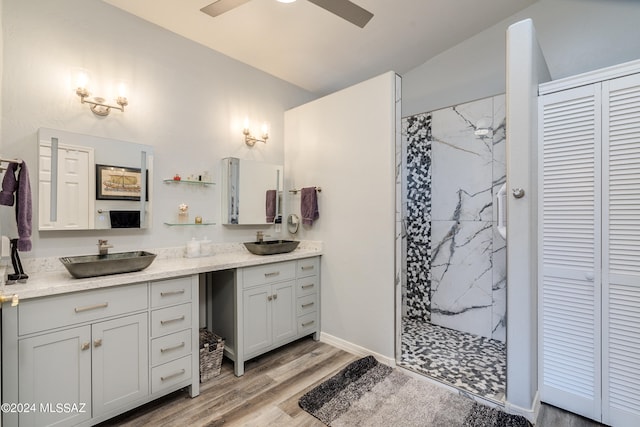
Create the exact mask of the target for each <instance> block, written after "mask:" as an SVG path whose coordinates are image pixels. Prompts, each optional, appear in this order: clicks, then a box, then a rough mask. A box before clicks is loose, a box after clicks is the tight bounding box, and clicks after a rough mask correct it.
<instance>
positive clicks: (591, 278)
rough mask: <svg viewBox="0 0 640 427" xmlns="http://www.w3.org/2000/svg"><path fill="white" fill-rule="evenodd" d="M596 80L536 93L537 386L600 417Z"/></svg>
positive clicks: (554, 399) (556, 401)
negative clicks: (537, 225) (538, 302)
mask: <svg viewBox="0 0 640 427" xmlns="http://www.w3.org/2000/svg"><path fill="white" fill-rule="evenodd" d="M600 86H601V85H600V84H599V83H598V84H593V85H589V86H584V87H580V88H577V89H572V90H566V91H563V92H558V93H554V94H550V95H545V96H543V97H541V98H540V104H539V115H540V119H539V123H540V126H541V127H540V132H539V135H540V138H541V145H540V150H541V153H540V162H541V165H540V166H541V169H542V171H543V173H541V174H540V176H541V178H540V187H541V189H542V191H541V192H540V200H539V210H540V211H539V215H540V219H541V221H540V224H541V227H540V233H541V246H540V260H541V270H540V286H539V301H540V302H541V304H540V308H539V309H540V316H539V363H540V374H539V375H540V378H539V388H540V395H541V399H542V400H543V401H544V402H547V403H551V404H553V405H556V406H559V407H562V408H565V409H568V410H570V411H572V412H575V413H578V414H581V415H584V416H586V417H589V418H593V419H600V416H601V413H600V406H601V395H600V388H601V358H600V347H601V340H600V336H601V330H600V308H601V294H600V286H601V283H600V277H601V270H600V261H599V260H600V256H601V254H600V245H601V241H600V239H601V236H600V232H599V224H600V220H601V215H600V212H601V211H600V205H601V198H600V194H601V190H600V180H601V174H600V170H601V153H600V146H601V126H600V123H601V110H600V104H601V99H600V93H601V89H600Z"/></svg>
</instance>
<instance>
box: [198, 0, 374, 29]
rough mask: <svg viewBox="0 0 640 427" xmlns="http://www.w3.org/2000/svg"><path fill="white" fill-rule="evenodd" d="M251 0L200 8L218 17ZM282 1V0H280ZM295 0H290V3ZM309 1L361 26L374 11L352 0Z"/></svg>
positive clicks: (220, 1)
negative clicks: (351, 0)
mask: <svg viewBox="0 0 640 427" xmlns="http://www.w3.org/2000/svg"><path fill="white" fill-rule="evenodd" d="M248 1H249V0H217V1H215V2H213V3H211V4H210V5H209V6H205V7H203V8H202V9H200V10H201V11H202V12H204V13H206V14H207V15H211V16H213V17H216V16H218V15H221V14H223V13H225V12H227V11H229V10H231V9H234V8H236V7H238V6H240V5H243V4H244V3H246V2H248ZM278 1H282V0H278ZM291 1H295V0H290V1H289V2H288V3H290V2H291ZM308 1H309V2H311V3H313V4H315V5H316V6H320V7H321V8H323V9H325V10H328V11H329V12H331V13H333V14H334V15H338V16H339V17H341V18H343V19H346V20H347V21H349V22H351V23H352V24H354V25H357V26H358V27H360V28H364V26H365V25H367V23H368V22H369V20H371V18H373V13H371V12H369V11H368V10H366V9H363V8H361V7H360V6H358V5H357V4H355V3H352V2H350V1H349V0H308Z"/></svg>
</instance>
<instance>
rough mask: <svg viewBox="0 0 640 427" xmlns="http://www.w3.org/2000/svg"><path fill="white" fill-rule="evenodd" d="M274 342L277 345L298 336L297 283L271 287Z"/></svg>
mask: <svg viewBox="0 0 640 427" xmlns="http://www.w3.org/2000/svg"><path fill="white" fill-rule="evenodd" d="M271 298H272V299H271V304H272V307H271V309H272V318H273V342H274V344H277V343H279V342H281V341H285V340H287V339H289V338H292V337H293V336H295V335H296V332H297V327H296V305H295V303H296V301H295V281H293V280H292V281H289V282H284V283H278V284H276V285H273V286H272V287H271Z"/></svg>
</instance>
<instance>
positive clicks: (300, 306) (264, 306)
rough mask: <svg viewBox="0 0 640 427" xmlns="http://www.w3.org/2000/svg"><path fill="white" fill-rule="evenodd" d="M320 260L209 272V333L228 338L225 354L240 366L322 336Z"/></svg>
mask: <svg viewBox="0 0 640 427" xmlns="http://www.w3.org/2000/svg"><path fill="white" fill-rule="evenodd" d="M319 269H320V257H318V256H315V257H310V258H302V259H299V260H294V261H284V262H274V263H270V264H264V265H258V266H252V267H245V268H239V269H237V270H233V271H232V270H227V271H218V272H213V273H210V276H209V278H208V280H210V281H211V282H212V283H211V284H210V286H207V289H208V292H209V295H208V306H209V309H208V315H207V325H208V327H209V329H210V330H212V331H214V332H216V333H217V334H219V335H222V336H223V337H225V338H226V341H225V355H226V356H227V357H229V358H230V359H232V360H233V361H234V362H235V374H236V375H237V376H241V375H243V374H244V362H245V361H246V360H248V359H251V358H253V357H255V356H258V355H260V354H263V353H266V352H268V351H271V350H273V349H275V348H278V347H280V346H282V345H284V344H287V343H289V342H291V341H294V340H296V339H298V338H301V337H304V336H306V335H311V334H315V335H314V338H315V339H318V333H319V331H320V327H319V325H320V307H319V305H320V271H319Z"/></svg>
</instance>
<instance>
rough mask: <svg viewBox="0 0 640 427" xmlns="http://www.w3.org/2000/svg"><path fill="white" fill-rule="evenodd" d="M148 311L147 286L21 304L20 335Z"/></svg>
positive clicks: (78, 293) (19, 313) (114, 288)
mask: <svg viewBox="0 0 640 427" xmlns="http://www.w3.org/2000/svg"><path fill="white" fill-rule="evenodd" d="M147 307H148V303H147V284H146V283H137V284H134V285H126V286H117V287H112V288H102V289H96V290H91V291H84V292H75V293H71V294H65V295H56V296H51V297H43V298H37V299H33V300H26V301H24V302H22V301H21V302H20V305H19V306H18V334H19V335H25V334H30V333H33V332H38V331H45V330H48V329H54V328H59V327H62V326H68V325H74V324H77V323H83V322H91V321H94V320H97V319H103V318H106V317H111V316H117V315H120V314H125V313H131V312H134V311H138V310H145V309H147Z"/></svg>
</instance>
